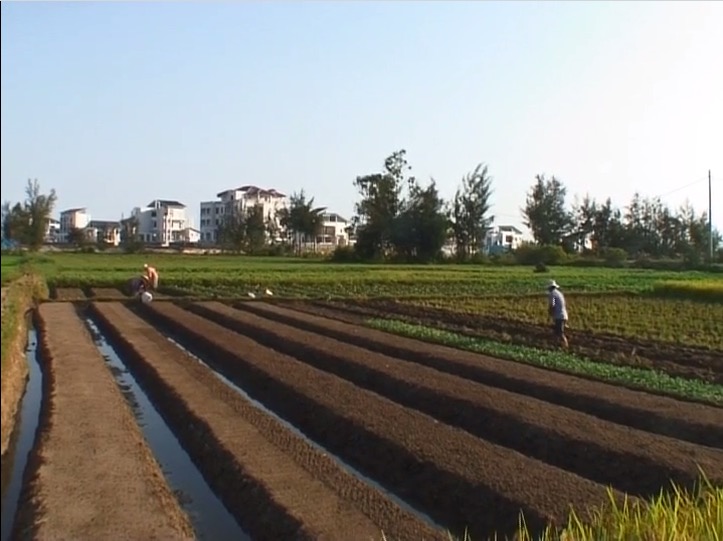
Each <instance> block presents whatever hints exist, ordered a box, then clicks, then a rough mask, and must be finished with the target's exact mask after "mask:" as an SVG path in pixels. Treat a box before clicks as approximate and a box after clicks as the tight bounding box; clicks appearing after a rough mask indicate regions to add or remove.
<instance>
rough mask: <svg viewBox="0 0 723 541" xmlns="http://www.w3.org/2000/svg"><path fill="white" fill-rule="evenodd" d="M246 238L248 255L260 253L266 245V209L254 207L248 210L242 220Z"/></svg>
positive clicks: (258, 206)
mask: <svg viewBox="0 0 723 541" xmlns="http://www.w3.org/2000/svg"><path fill="white" fill-rule="evenodd" d="M242 223H243V226H244V227H243V229H244V238H245V246H244V247H245V249H246V251H247V252H248V253H251V254H253V253H255V252H258V251H259V250H260V249H261V248H263V247H264V245H265V244H266V220H265V219H264V207H263V206H261V205H254V206H253V207H249V208H248V209H247V210H246V215H245V216H244V219H243V220H242Z"/></svg>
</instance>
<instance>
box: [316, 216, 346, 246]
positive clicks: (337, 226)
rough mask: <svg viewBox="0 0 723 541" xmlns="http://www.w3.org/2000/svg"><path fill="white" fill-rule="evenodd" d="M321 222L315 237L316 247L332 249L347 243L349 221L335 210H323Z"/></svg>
mask: <svg viewBox="0 0 723 541" xmlns="http://www.w3.org/2000/svg"><path fill="white" fill-rule="evenodd" d="M322 219H323V224H322V226H321V230H320V231H319V234H318V235H317V237H316V248H317V249H320V250H322V251H323V250H334V249H335V248H337V247H339V246H348V245H349V231H348V228H349V221H348V220H347V219H346V218H343V217H342V216H340V215H339V214H337V213H336V212H324V213H323V214H322Z"/></svg>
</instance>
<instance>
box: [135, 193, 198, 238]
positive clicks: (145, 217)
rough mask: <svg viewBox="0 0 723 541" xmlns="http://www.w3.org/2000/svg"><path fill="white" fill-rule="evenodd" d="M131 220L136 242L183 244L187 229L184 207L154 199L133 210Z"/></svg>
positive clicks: (164, 200)
mask: <svg viewBox="0 0 723 541" xmlns="http://www.w3.org/2000/svg"><path fill="white" fill-rule="evenodd" d="M131 218H134V219H135V223H136V224H137V225H136V227H137V231H136V236H137V238H138V240H140V241H142V242H146V243H149V244H160V245H161V246H168V245H169V244H171V243H174V242H183V238H184V230H185V229H186V228H187V227H188V223H187V217H186V205H184V204H183V203H180V202H178V201H173V200H168V199H154V200H153V201H151V202H150V203H148V205H146V207H145V208H140V207H136V208H134V209H133V211H132V212H131Z"/></svg>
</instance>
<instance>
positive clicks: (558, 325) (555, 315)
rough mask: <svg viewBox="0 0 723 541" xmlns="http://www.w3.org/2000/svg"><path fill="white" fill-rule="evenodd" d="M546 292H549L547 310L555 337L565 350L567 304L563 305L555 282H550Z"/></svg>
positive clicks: (562, 297) (563, 301) (563, 300)
mask: <svg viewBox="0 0 723 541" xmlns="http://www.w3.org/2000/svg"><path fill="white" fill-rule="evenodd" d="M547 291H548V292H549V295H548V310H549V313H550V317H551V318H552V320H553V321H554V329H555V330H554V332H555V336H556V337H557V338H558V340H559V341H560V345H562V346H563V347H564V348H567V346H568V344H567V337H566V336H565V324H566V323H567V304H566V303H565V296H564V295H563V294H562V291H560V286H558V285H557V282H555V280H550V283H549V285H548V286H547Z"/></svg>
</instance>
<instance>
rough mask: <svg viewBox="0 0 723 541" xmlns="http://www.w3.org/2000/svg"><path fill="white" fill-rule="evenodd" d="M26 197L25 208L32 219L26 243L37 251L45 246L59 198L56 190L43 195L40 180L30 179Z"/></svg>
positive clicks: (26, 188)
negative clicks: (47, 229) (51, 216)
mask: <svg viewBox="0 0 723 541" xmlns="http://www.w3.org/2000/svg"><path fill="white" fill-rule="evenodd" d="M25 196H26V199H25V208H26V211H27V213H28V216H29V218H30V221H29V224H28V233H27V239H26V242H27V244H28V246H30V248H31V249H33V250H37V249H38V248H40V246H42V245H43V241H44V240H45V231H46V227H47V223H48V220H50V215H51V214H52V212H53V207H54V206H55V202H56V201H57V199H58V198H57V196H56V195H55V190H50V193H49V194H47V195H45V194H41V193H40V184H39V183H38V179H35V180H30V179H28V184H27V186H26V187H25Z"/></svg>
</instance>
